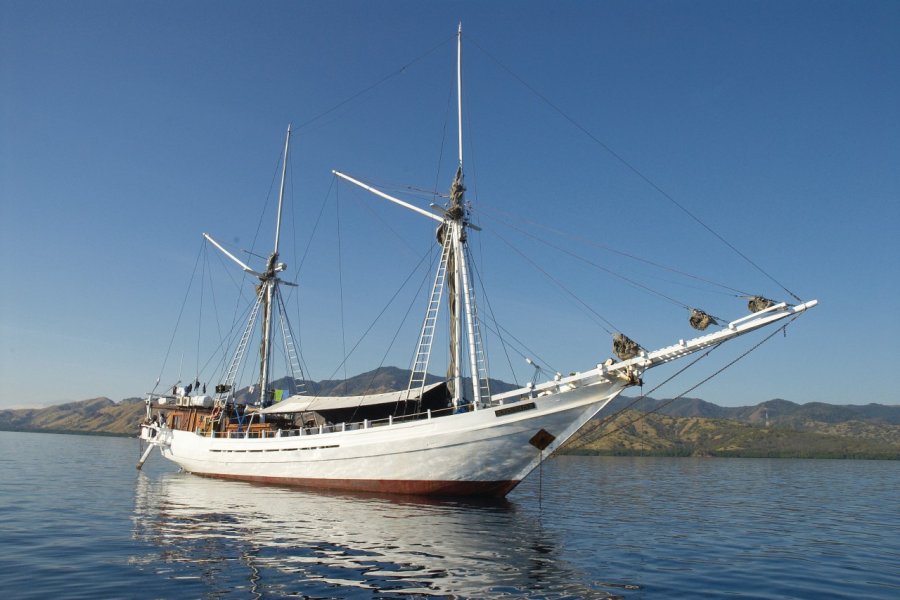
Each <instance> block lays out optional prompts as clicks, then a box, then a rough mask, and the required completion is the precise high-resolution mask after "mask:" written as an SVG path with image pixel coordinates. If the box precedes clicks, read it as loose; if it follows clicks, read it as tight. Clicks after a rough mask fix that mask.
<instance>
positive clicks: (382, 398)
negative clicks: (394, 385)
mask: <svg viewBox="0 0 900 600" xmlns="http://www.w3.org/2000/svg"><path fill="white" fill-rule="evenodd" d="M439 385H445V382H443V381H439V382H438V383H432V384H431V385H426V386H425V387H424V389H422V394H421V395H424V394H426V393H427V392H429V391H431V390H433V389H434V388H436V387H438V386H439ZM419 396H420V394H419V393H418V390H411V391H410V390H398V391H393V392H384V393H383V394H368V395H365V396H306V395H301V394H295V395H293V396H291V397H289V398H287V399H286V400H282V401H281V402H278V403H276V404H273V405H272V406H270V407H268V408H265V409H263V410H261V411H260V412H261V413H263V414H280V413H298V412H312V411H319V410H329V409H337V408H356V407H358V406H370V405H373V404H387V403H393V402H404V401H407V400H416V399H417V398H418V397H419Z"/></svg>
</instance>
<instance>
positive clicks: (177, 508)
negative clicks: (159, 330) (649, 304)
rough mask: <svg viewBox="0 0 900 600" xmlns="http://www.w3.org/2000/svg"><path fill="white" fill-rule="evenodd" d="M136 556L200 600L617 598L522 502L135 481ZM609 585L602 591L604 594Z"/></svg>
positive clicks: (184, 477)
mask: <svg viewBox="0 0 900 600" xmlns="http://www.w3.org/2000/svg"><path fill="white" fill-rule="evenodd" d="M137 486H138V487H137V490H136V502H135V513H134V533H135V537H136V538H138V539H140V540H142V541H145V542H148V543H149V544H150V545H151V547H155V548H158V552H151V554H150V555H148V556H142V557H133V559H132V563H133V564H136V565H137V566H139V568H141V569H150V570H155V572H156V573H158V574H159V576H161V577H167V578H170V579H179V580H185V581H186V582H188V581H193V584H194V585H198V586H201V587H202V588H203V589H202V590H198V591H202V592H203V593H204V595H210V594H212V595H217V594H218V593H226V592H236V591H239V590H244V591H246V592H247V593H249V594H250V595H251V597H262V596H266V597H271V596H281V595H297V594H299V595H301V596H303V597H313V598H318V597H321V598H335V597H373V596H374V597H378V596H380V595H382V594H384V595H385V596H392V597H396V596H398V595H408V596H416V595H427V596H453V597H473V598H483V597H496V596H507V597H526V596H528V597H543V598H563V597H577V598H611V597H616V595H615V593H613V592H611V591H609V590H604V589H601V588H599V587H595V585H598V584H593V585H592V584H591V583H590V582H588V581H587V578H586V576H585V575H584V574H583V573H579V572H578V571H577V570H576V569H574V568H572V567H571V566H570V565H567V564H566V563H565V561H564V560H563V559H561V558H560V548H559V541H558V540H555V539H553V536H552V535H549V534H548V533H547V532H545V531H544V530H542V528H541V524H540V521H539V519H538V518H537V517H535V516H534V515H531V514H528V512H527V511H525V510H522V509H521V508H519V507H517V506H516V505H515V504H513V503H510V502H507V501H504V500H495V501H490V502H479V503H473V502H465V501H437V500H431V501H429V500H424V499H418V498H417V499H415V500H410V499H404V498H401V497H385V496H380V497H379V496H360V495H332V494H324V493H314V492H301V491H297V490H292V489H285V488H281V487H275V486H260V485H253V484H247V483H240V482H221V481H210V480H207V479H203V478H200V477H196V476H192V475H188V474H167V475H161V476H160V477H158V478H150V477H147V476H143V475H142V476H140V477H139V479H138V483H137ZM604 587H605V586H604Z"/></svg>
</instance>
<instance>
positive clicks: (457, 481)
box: [144, 382, 625, 497]
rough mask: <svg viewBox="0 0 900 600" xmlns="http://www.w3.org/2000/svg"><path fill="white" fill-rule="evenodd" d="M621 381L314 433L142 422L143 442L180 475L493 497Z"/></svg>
mask: <svg viewBox="0 0 900 600" xmlns="http://www.w3.org/2000/svg"><path fill="white" fill-rule="evenodd" d="M624 387H625V386H624V384H623V383H621V382H604V383H599V384H595V385H588V386H584V387H578V388H575V389H570V390H563V391H555V392H554V393H549V394H546V395H543V396H539V397H535V398H527V397H526V398H524V399H520V400H517V401H515V402H511V403H507V404H504V405H501V406H492V407H490V408H483V409H481V410H477V411H470V412H467V413H463V414H457V415H452V416H445V417H440V418H433V419H421V420H417V421H411V422H404V423H395V424H393V425H388V426H383V427H370V428H362V429H355V430H351V431H336V432H333V433H322V434H315V435H299V436H288V437H269V438H253V439H244V438H240V439H235V438H218V437H217V438H211V437H206V436H202V435H199V434H196V433H193V432H189V431H179V430H172V429H169V428H167V427H163V428H162V429H159V430H157V432H155V435H153V434H152V433H151V431H150V429H149V428H145V432H144V438H145V439H148V440H152V441H153V442H154V443H155V444H157V445H158V446H159V447H160V450H161V452H162V455H163V456H164V457H165V458H167V459H169V460H172V461H173V462H175V463H177V464H178V465H180V466H181V467H182V468H183V469H184V470H185V471H188V472H191V473H195V474H197V475H203V476H208V477H217V478H222V479H234V480H242V481H255V482H266V483H274V484H284V485H294V486H303V487H310V488H319V489H329V490H352V491H360V492H377V493H400V494H416V495H441V496H472V495H477V496H495V497H502V496H505V495H506V494H507V493H509V492H510V491H511V490H512V489H513V488H514V487H515V486H516V485H517V484H518V483H519V482H520V481H522V479H524V478H525V477H526V476H527V475H528V474H529V473H530V472H531V471H532V470H533V469H534V468H535V467H536V466H537V465H538V464H539V463H540V461H541V460H542V459H544V458H546V457H547V456H549V454H550V453H551V452H553V450H555V449H556V448H557V447H559V445H560V444H562V443H563V442H564V441H565V440H567V439H568V438H569V437H570V436H571V435H572V434H574V433H575V432H576V431H578V429H579V428H581V426H582V425H584V424H585V423H586V422H587V421H588V420H589V419H590V418H591V417H593V416H594V415H595V414H597V412H598V411H600V409H602V408H603V407H604V406H605V405H606V404H607V403H608V402H609V401H610V400H612V399H613V398H615V397H616V396H617V395H618V394H619V393H620V392H621V391H622V389H624ZM532 406H533V408H532ZM542 431H543V432H545V433H540V432H542ZM546 434H549V436H548V435H546ZM536 436H537V438H536ZM551 437H552V441H551ZM535 444H536V445H535ZM538 446H543V450H540V449H539V448H538Z"/></svg>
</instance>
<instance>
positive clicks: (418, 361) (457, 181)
mask: <svg viewBox="0 0 900 600" xmlns="http://www.w3.org/2000/svg"><path fill="white" fill-rule="evenodd" d="M456 40H457V41H456V102H457V127H458V132H457V133H458V135H457V139H458V157H459V162H458V163H457V167H456V175H455V177H454V178H453V183H452V185H451V186H450V201H449V203H448V204H447V205H446V208H443V207H438V206H437V205H435V204H432V205H431V206H432V208H433V209H435V210H436V211H437V212H439V213H442V214H441V216H438V215H436V214H432V213H429V212H428V211H425V210H422V209H421V208H418V207H416V206H413V205H411V204H409V203H408V202H404V201H403V200H400V199H398V198H394V197H392V196H389V195H388V194H385V193H384V192H381V191H379V190H376V189H375V188H373V187H371V186H369V185H366V184H365V183H363V182H361V181H358V180H356V179H354V178H353V177H350V176H349V175H346V174H344V173H340V172H338V171H333V173H334V174H335V175H337V176H338V177H340V178H342V179H345V180H347V181H349V182H350V183H353V184H355V185H358V186H360V187H362V188H363V189H366V190H368V191H370V192H372V193H374V194H376V195H378V196H381V197H382V198H384V199H386V200H389V201H391V202H394V203H395V204H399V205H400V206H403V207H405V208H408V209H410V210H413V211H415V212H417V213H419V214H421V215H424V216H426V217H429V218H431V219H433V220H435V221H437V222H438V223H440V225H439V226H438V230H437V238H438V242H439V243H440V244H441V246H443V250H442V251H441V264H440V265H439V267H438V270H437V273H436V274H435V279H434V286H433V287H432V291H431V296H430V298H431V299H430V301H429V304H428V309H427V310H426V313H425V320H424V322H423V324H422V330H421V333H420V334H419V343H418V346H417V348H416V353H415V355H414V359H413V365H412V372H411V374H410V380H409V386H408V390H409V392H410V397H412V393H413V392H414V391H416V390H419V391H421V390H424V387H425V381H426V378H427V376H428V361H429V359H430V356H431V350H432V347H433V340H434V332H435V331H434V330H435V326H436V323H437V316H438V307H439V306H440V301H441V296H442V293H443V289H444V286H445V285H446V287H447V288H448V290H447V304H448V308H449V311H448V312H449V325H450V361H449V363H450V364H449V365H448V366H447V379H448V388H449V389H450V395H451V399H452V402H453V407H454V408H457V407H461V406H462V405H463V404H464V402H465V390H464V389H463V383H462V363H463V342H462V339H463V323H464V322H465V336H466V338H467V342H468V344H467V348H468V355H469V368H470V371H471V376H472V393H473V396H472V407H473V408H474V409H475V410H478V409H479V408H481V407H482V404H483V403H484V402H486V401H488V399H489V398H490V388H489V386H488V375H487V366H486V357H485V355H484V345H483V343H482V340H481V331H480V327H479V325H478V313H477V310H476V308H475V294H474V290H473V287H472V282H471V278H470V276H469V261H468V247H467V245H466V232H467V230H468V229H475V230H478V229H480V228H479V227H477V226H476V225H474V224H472V223H469V219H468V211H467V209H466V202H465V191H466V187H465V184H464V183H463V179H464V178H463V139H462V136H463V128H462V24H461V23H460V25H459V29H458V30H457V38H456Z"/></svg>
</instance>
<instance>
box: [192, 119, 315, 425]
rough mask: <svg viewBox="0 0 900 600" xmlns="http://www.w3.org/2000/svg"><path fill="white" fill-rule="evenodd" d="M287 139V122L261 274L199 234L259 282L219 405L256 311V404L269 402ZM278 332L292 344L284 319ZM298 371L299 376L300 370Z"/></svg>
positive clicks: (229, 392) (230, 383)
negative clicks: (271, 236)
mask: <svg viewBox="0 0 900 600" xmlns="http://www.w3.org/2000/svg"><path fill="white" fill-rule="evenodd" d="M290 142H291V126H290V125H288V129H287V133H286V134H285V139H284V153H283V156H282V165H281V184H280V186H279V190H278V213H277V216H276V219H275V244H274V247H273V249H272V253H271V254H270V255H269V258H268V260H267V261H266V268H265V270H264V271H263V272H261V273H260V272H257V271H254V270H253V269H252V268H250V267H249V266H248V265H246V264H245V263H244V262H242V261H241V260H240V259H238V258H237V257H236V256H234V255H233V254H232V253H231V252H229V251H228V250H226V249H225V248H224V247H222V245H221V244H219V243H218V242H216V241H215V240H214V239H213V238H212V237H211V236H210V235H209V234H206V233H204V234H203V237H205V238H206V239H207V240H209V241H210V242H211V243H212V244H213V245H214V246H215V247H216V248H218V249H219V250H221V251H222V252H223V253H224V254H225V255H226V256H227V257H228V258H230V259H231V260H232V261H234V262H235V263H237V264H238V265H239V266H240V267H241V268H242V269H243V270H244V271H246V272H247V273H250V274H251V275H254V276H255V277H256V278H257V279H259V284H257V286H256V304H255V305H254V307H253V309H252V310H251V312H250V318H249V319H248V322H247V326H246V328H245V330H244V334H243V335H242V336H241V340H240V342H239V343H238V347H237V349H236V350H235V353H234V356H233V358H232V362H231V366H230V367H229V369H228V373H227V374H226V377H225V382H224V384H222V385H219V386H217V388H216V392H217V395H216V403H217V404H219V405H220V406H221V405H223V404H225V403H226V401H227V399H229V398H232V397H233V394H234V390H233V386H234V382H235V379H236V377H237V372H238V367H239V366H240V363H241V361H242V359H243V356H244V353H245V350H246V348H247V344H248V343H249V341H250V337H251V334H252V332H253V329H254V326H255V323H256V318H257V315H258V313H259V311H260V310H261V311H262V335H261V336H260V343H259V378H258V386H259V393H258V399H259V405H260V406H261V407H266V406H268V405H269V404H271V400H272V395H273V391H272V390H270V389H269V385H270V381H271V378H272V376H271V371H272V364H271V363H272V335H273V323H272V321H273V314H274V311H275V310H276V309H277V308H278V306H277V304H278V303H279V302H280V300H279V298H280V296H279V290H278V287H279V285H280V284H281V283H283V282H282V281H281V279H279V277H278V273H280V272H281V271H284V270H285V269H286V268H287V266H286V265H285V264H284V263H283V262H279V260H278V258H279V254H278V247H279V242H280V239H281V216H282V212H283V206H284V186H285V179H286V175H287V163H288V155H289V152H290ZM289 285H293V284H289ZM284 318H285V317H284V316H283V317H282V321H283V320H284ZM285 327H287V329H285ZM282 335H283V336H284V338H285V345H288V344H290V345H291V346H292V345H293V341H292V335H291V332H290V327H289V326H288V325H287V324H285V323H284V322H282ZM294 362H295V361H294V360H293V358H291V364H290V368H291V371H292V373H291V375H292V376H293V377H294V379H295V380H296V378H297V375H298V369H299V364H297V365H295V364H294ZM300 374H301V376H302V371H301V372H300Z"/></svg>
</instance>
